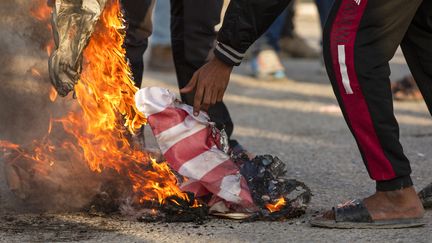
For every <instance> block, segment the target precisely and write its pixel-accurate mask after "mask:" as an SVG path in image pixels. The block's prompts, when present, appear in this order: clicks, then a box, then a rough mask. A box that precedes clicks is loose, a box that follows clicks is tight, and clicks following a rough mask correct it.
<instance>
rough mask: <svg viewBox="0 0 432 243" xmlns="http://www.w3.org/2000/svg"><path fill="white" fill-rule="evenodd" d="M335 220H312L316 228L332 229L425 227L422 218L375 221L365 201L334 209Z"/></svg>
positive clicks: (352, 202)
mask: <svg viewBox="0 0 432 243" xmlns="http://www.w3.org/2000/svg"><path fill="white" fill-rule="evenodd" d="M332 210H333V213H334V216H335V219H328V218H324V217H320V218H316V219H312V220H311V221H310V224H311V225H312V226H315V227H321V228H332V229H400V228H414V227H421V226H424V225H425V223H424V222H423V220H422V218H407V219H393V220H373V219H372V217H371V215H370V213H369V211H368V210H367V208H366V206H365V205H364V202H363V200H359V199H357V200H353V201H350V202H348V203H345V204H343V205H341V206H339V207H336V208H333V209H332Z"/></svg>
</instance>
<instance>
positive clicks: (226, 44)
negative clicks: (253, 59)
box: [215, 0, 292, 65]
mask: <svg viewBox="0 0 432 243" xmlns="http://www.w3.org/2000/svg"><path fill="white" fill-rule="evenodd" d="M291 1H292V0H231V2H230V5H229V6H228V9H227V12H226V14H225V18H224V22H223V25H222V28H221V29H220V31H219V35H218V44H217V46H216V49H215V55H216V56H217V57H218V58H219V59H220V60H222V61H224V62H225V63H227V64H229V65H239V64H240V63H241V61H242V59H243V57H244V56H245V53H246V51H247V49H248V48H249V47H250V46H251V45H252V44H253V43H254V42H255V41H256V40H257V39H258V38H259V37H260V36H261V35H262V34H263V33H264V32H265V31H266V30H267V29H268V28H269V26H270V25H271V24H272V23H273V21H274V20H275V19H276V18H277V17H278V16H279V15H280V14H281V13H282V11H283V10H284V9H285V8H286V7H287V6H288V4H289V3H290V2H291Z"/></svg>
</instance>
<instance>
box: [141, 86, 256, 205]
mask: <svg viewBox="0 0 432 243" xmlns="http://www.w3.org/2000/svg"><path fill="white" fill-rule="evenodd" d="M174 100H175V95H173V94H172V93H170V92H169V91H168V90H166V89H162V88H144V89H142V90H140V91H139V92H138V93H137V95H136V103H137V107H138V109H139V110H140V111H142V112H144V114H145V115H146V116H147V118H148V122H149V124H150V126H151V128H152V130H153V133H154V134H155V136H156V139H157V141H158V143H159V146H160V148H161V150H162V152H163V154H164V156H165V158H166V160H167V162H168V163H169V164H170V166H171V167H172V168H173V169H174V170H176V171H177V172H178V173H179V174H181V175H183V176H185V177H186V178H188V181H187V182H186V183H184V184H183V185H182V186H181V188H182V189H183V190H187V191H191V192H193V193H195V194H196V195H197V196H202V195H205V193H207V192H210V193H212V194H213V195H214V196H217V197H220V198H222V199H224V200H225V201H227V202H231V203H235V204H239V205H242V206H244V207H252V206H253V201H252V198H251V195H250V192H249V189H248V187H247V183H246V180H245V179H244V178H243V177H242V176H241V175H240V171H239V168H238V167H237V166H236V165H235V163H234V162H233V161H232V160H231V159H230V157H229V156H228V155H227V154H225V153H223V152H222V151H221V150H219V149H218V148H217V147H216V145H215V144H216V142H215V140H214V138H213V136H212V130H211V129H212V128H211V127H210V124H209V123H208V122H205V121H206V119H207V118H206V116H205V115H203V114H201V115H200V116H199V117H198V118H195V117H193V116H192V115H190V111H191V109H190V108H189V107H186V108H185V106H176V105H175V104H174ZM164 107H165V108H164ZM203 121H204V122H203ZM216 201H217V200H216Z"/></svg>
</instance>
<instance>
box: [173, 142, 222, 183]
mask: <svg viewBox="0 0 432 243" xmlns="http://www.w3.org/2000/svg"><path fill="white" fill-rule="evenodd" d="M229 159H230V158H229V157H228V155H226V154H224V153H221V151H220V150H218V149H217V148H216V147H212V148H210V149H209V150H208V151H206V152H204V153H202V154H200V155H198V156H197V157H195V158H193V159H191V160H189V161H187V162H185V163H184V164H183V165H182V166H181V167H180V169H179V173H180V174H181V175H184V176H186V177H189V178H193V179H195V180H200V179H201V178H203V177H204V176H205V175H206V174H207V173H209V172H210V171H211V170H213V169H214V168H216V167H217V166H218V165H220V164H222V163H223V162H225V161H227V160H229Z"/></svg>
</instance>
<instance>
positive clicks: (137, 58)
mask: <svg viewBox="0 0 432 243" xmlns="http://www.w3.org/2000/svg"><path fill="white" fill-rule="evenodd" d="M121 3H122V7H123V10H124V12H125V19H126V22H127V24H128V28H127V30H126V38H125V48H126V57H127V58H128V60H129V62H130V65H131V69H132V74H133V78H134V81H135V85H136V86H137V87H138V88H139V87H141V82H142V76H143V72H144V60H143V55H144V52H145V51H146V49H147V45H148V37H149V36H150V35H151V33H152V23H151V16H152V14H151V13H152V11H153V5H154V0H121ZM167 18H168V17H167Z"/></svg>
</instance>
